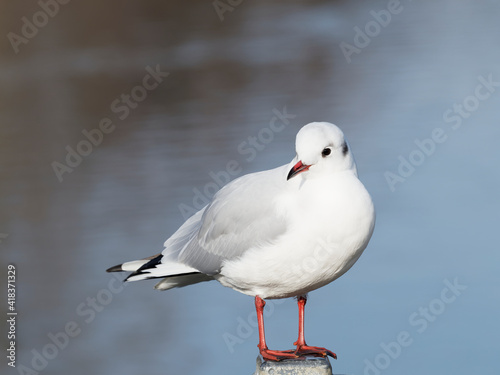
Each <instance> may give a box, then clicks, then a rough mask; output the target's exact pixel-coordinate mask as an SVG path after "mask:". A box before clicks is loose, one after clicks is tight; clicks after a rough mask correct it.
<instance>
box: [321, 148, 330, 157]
mask: <svg viewBox="0 0 500 375" xmlns="http://www.w3.org/2000/svg"><path fill="white" fill-rule="evenodd" d="M331 153H332V149H331V148H329V147H326V148H324V149H323V151H321V155H322V156H323V157H325V156H328V155H330V154H331Z"/></svg>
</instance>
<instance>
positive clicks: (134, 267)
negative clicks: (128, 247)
mask: <svg viewBox="0 0 500 375" xmlns="http://www.w3.org/2000/svg"><path fill="white" fill-rule="evenodd" d="M159 256H161V254H156V255H152V256H150V257H147V258H144V259H139V260H132V261H130V262H125V263H122V264H118V265H116V266H113V267H110V268H108V269H107V270H106V272H136V271H138V270H139V269H140V268H141V267H142V266H144V265H145V264H147V263H149V262H150V261H151V260H152V259H155V258H158V257H159Z"/></svg>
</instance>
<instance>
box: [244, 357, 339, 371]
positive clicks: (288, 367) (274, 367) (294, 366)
mask: <svg viewBox="0 0 500 375" xmlns="http://www.w3.org/2000/svg"><path fill="white" fill-rule="evenodd" d="M254 375H332V366H331V365H330V361H329V360H328V358H321V357H314V356H306V357H304V358H300V359H285V360H283V361H279V362H274V361H265V360H264V359H263V358H262V356H260V355H259V356H258V357H257V370H256V371H255V373H254Z"/></svg>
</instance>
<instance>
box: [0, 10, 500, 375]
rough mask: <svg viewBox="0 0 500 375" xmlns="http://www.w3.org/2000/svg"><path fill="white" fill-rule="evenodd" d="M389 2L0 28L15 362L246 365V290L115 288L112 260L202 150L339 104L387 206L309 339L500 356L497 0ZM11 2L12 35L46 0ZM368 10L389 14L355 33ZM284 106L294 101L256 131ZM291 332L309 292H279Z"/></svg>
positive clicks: (323, 303)
mask: <svg viewBox="0 0 500 375" xmlns="http://www.w3.org/2000/svg"><path fill="white" fill-rule="evenodd" d="M389 3H391V2H389ZM391 4H393V5H392V8H391V9H392V10H393V11H394V12H393V13H390V14H391V18H390V21H387V20H388V18H387V14H388V13H387V12H389V11H383V10H386V9H388V2H387V1H370V2H368V1H365V2H344V1H335V2H327V1H323V2H322V1H318V2H313V3H309V4H304V3H302V2H297V1H296V2H283V3H273V4H270V3H267V2H242V3H241V4H240V5H238V6H236V8H235V9H233V11H232V12H226V13H224V15H223V16H224V19H223V20H222V21H221V20H220V18H219V17H218V15H217V13H216V12H215V10H214V8H213V5H212V3H211V2H207V1H199V2H192V3H190V4H189V6H188V5H186V4H183V3H179V4H175V3H172V4H167V3H165V4H163V5H162V4H159V3H155V2H149V1H146V2H141V4H140V5H139V4H135V3H131V4H126V5H124V4H122V3H112V4H111V3H110V4H101V3H95V4H93V3H86V4H80V3H72V2H71V3H69V4H67V5H65V6H64V7H61V9H60V13H59V14H58V15H56V16H55V17H53V18H51V19H50V21H49V23H48V24H47V25H46V26H45V27H43V28H42V29H41V30H40V31H39V34H38V35H36V36H35V37H33V38H32V39H30V40H29V43H27V44H22V45H20V46H19V49H20V52H19V53H18V54H15V53H14V52H13V49H12V46H11V45H10V43H9V42H8V40H7V39H5V40H4V43H3V44H2V46H1V47H0V48H1V52H2V57H4V58H3V59H2V62H0V87H2V90H1V94H0V95H1V100H0V116H1V119H2V121H1V122H0V132H1V136H0V142H1V145H2V147H1V148H0V154H1V158H0V163H1V167H2V171H3V173H2V176H3V178H2V184H1V188H0V189H1V197H2V209H1V216H2V221H1V227H0V232H1V233H4V234H8V236H7V237H5V238H3V239H2V242H1V243H0V248H1V249H2V251H1V253H0V254H1V255H0V259H1V263H2V268H1V269H2V271H1V272H0V273H1V275H4V273H5V275H6V272H5V270H6V269H7V264H9V263H14V264H15V265H16V267H17V271H18V281H17V286H18V297H17V308H18V311H19V318H18V323H17V365H18V369H19V366H20V365H24V366H26V367H31V368H33V363H32V361H33V359H34V358H38V362H37V361H36V360H35V363H34V364H35V365H38V366H39V369H40V371H38V372H39V373H41V374H67V373H71V374H73V375H80V374H81V375H83V374H85V375H87V374H91V373H97V374H109V375H111V374H120V375H128V374H131V375H132V374H139V373H140V374H149V375H156V374H158V375H160V374H162V375H165V374H204V375H210V374H214V375H215V374H220V373H223V374H250V373H252V372H253V370H254V368H255V358H256V356H257V353H258V351H257V347H256V345H257V339H258V335H257V331H256V329H255V328H254V326H253V321H254V320H253V318H254V315H253V311H254V310H253V300H252V298H250V297H248V296H244V295H241V294H238V293H236V292H234V291H232V290H230V289H227V288H223V287H221V286H220V285H219V284H217V283H216V282H212V283H204V284H199V285H196V286H192V287H187V288H184V289H177V290H171V291H168V292H163V293H162V292H157V291H155V290H154V289H153V288H152V286H153V285H154V284H153V283H149V282H142V283H133V284H127V285H126V287H124V288H123V286H122V284H121V283H120V282H119V281H118V280H115V279H114V277H113V276H112V275H110V274H106V273H105V272H104V270H105V269H106V268H107V267H109V266H112V265H114V264H117V263H119V262H121V261H124V260H132V259H136V258H138V257H142V256H148V255H151V254H154V253H157V252H159V251H160V250H161V249H162V244H163V241H164V240H165V239H166V238H167V237H168V236H169V235H170V234H171V233H173V232H174V231H175V230H176V229H177V228H178V226H179V225H181V224H182V223H183V221H184V219H185V217H184V214H185V212H186V209H187V208H189V207H191V208H194V207H195V206H196V204H197V203H198V201H197V199H198V200H200V199H203V198H200V197H199V195H200V194H202V195H204V196H205V195H207V194H208V195H210V194H211V191H212V190H211V189H212V187H213V184H214V178H213V174H212V175H211V174H210V172H212V173H215V174H216V175H218V176H219V178H220V179H224V178H225V177H226V176H230V177H231V178H234V177H236V176H239V175H242V174H245V173H249V172H252V171H258V170H262V169H269V168H272V167H275V166H278V165H281V164H284V163H287V162H288V161H290V160H291V158H292V157H293V156H294V153H295V151H294V148H293V147H294V139H295V134H296V132H297V131H298V129H300V127H301V126H302V125H304V124H306V123H308V122H311V121H322V120H325V121H330V122H333V123H336V124H337V125H339V126H340V127H342V128H343V130H344V132H345V134H346V136H347V137H348V139H349V141H350V144H351V148H352V150H353V152H354V154H355V157H356V160H357V164H358V170H359V174H360V178H361V180H362V181H363V182H364V184H365V185H366V187H367V189H368V190H369V191H370V193H371V195H372V197H373V200H374V202H375V205H376V208H377V215H378V216H377V225H376V229H375V233H374V235H373V238H372V240H371V242H370V245H369V246H368V248H367V250H366V252H365V254H363V256H362V257H361V259H360V260H359V261H358V263H357V264H356V265H355V266H354V267H353V268H352V269H351V270H350V271H349V272H348V273H347V274H346V275H344V276H343V277H342V278H340V279H339V280H337V281H335V282H334V283H333V284H331V285H328V286H326V287H324V288H322V289H320V290H317V291H315V292H313V293H311V294H310V296H309V301H308V305H307V309H306V338H307V341H308V343H310V344H311V345H320V346H326V347H328V348H329V349H332V350H333V351H335V352H336V353H337V354H338V357H339V359H338V360H337V361H333V360H332V362H333V363H332V364H333V367H334V372H335V373H340V374H359V375H361V374H371V375H378V374H379V373H380V374H388V375H389V374H395V375H399V374H405V375H411V374H471V373H477V374H479V373H481V374H498V373H499V372H500V365H499V364H498V353H497V351H498V335H499V329H500V323H499V320H498V316H499V310H500V309H499V307H500V291H499V288H498V285H499V282H500V276H499V275H500V272H499V264H500V255H499V254H500V253H499V251H498V245H497V230H498V229H497V227H498V224H499V221H500V220H499V219H500V217H499V214H498V213H499V212H500V200H499V199H498V198H497V192H498V190H499V185H500V178H499V173H498V162H499V158H500V153H499V151H498V150H499V148H498V139H499V136H500V130H499V127H498V119H499V118H500V116H499V115H500V113H499V108H500V68H499V64H498V63H499V61H500V50H499V48H498V45H499V42H500V27H499V24H498V19H499V16H500V4H499V3H498V2H495V1H486V0H484V1H461V2H456V1H451V0H450V1H435V2H432V3H431V2H426V3H425V4H422V3H419V2H411V1H401V2H400V3H399V5H397V4H396V3H391ZM395 4H396V5H397V6H396V5H395ZM8 7H10V8H8ZM5 8H6V11H8V12H2V15H1V16H0V17H2V20H3V23H2V24H3V28H2V30H3V34H4V35H7V33H8V32H10V31H15V32H19V30H20V29H21V26H22V23H21V17H23V16H29V17H31V15H33V14H34V13H35V12H36V11H38V10H39V8H38V5H36V4H35V3H33V4H31V5H29V6H28V5H25V6H24V7H21V6H15V5H8V6H5ZM7 8H8V9H7ZM370 12H372V13H370ZM373 14H376V15H378V16H377V17H379V18H380V17H382V18H380V19H381V20H382V21H380V22H382V23H384V22H386V23H387V25H386V26H380V22H379V23H378V26H377V25H376V24H374V22H375V21H374V20H376V17H375V16H374V15H373ZM384 16H385V18H383V17H384ZM384 20H385V21H384ZM355 27H359V28H360V29H361V30H365V33H366V32H367V31H366V28H367V27H368V32H370V33H371V34H372V35H373V36H372V37H367V38H369V43H368V42H367V39H366V38H365V39H363V38H362V37H360V36H358V37H357V38H358V42H359V41H360V40H361V39H363V40H364V44H367V45H366V46H364V47H362V48H358V47H356V45H355V36H356V33H357V31H356V30H357V29H356V30H355V29H354V28H355ZM377 30H378V32H377ZM359 38H361V39H359ZM363 40H361V41H363ZM342 42H344V43H347V44H350V45H351V46H354V47H355V48H356V51H357V52H356V53H353V54H351V55H350V56H349V58H350V60H351V62H350V63H349V62H348V61H347V59H346V57H345V56H344V53H343V51H342V49H341V47H340V44H341V43H342ZM362 44H363V43H361V44H359V43H358V46H359V45H362ZM156 64H159V65H160V67H161V70H162V71H165V72H169V73H170V75H169V76H168V77H166V78H164V79H163V81H162V82H161V83H160V84H159V85H158V87H157V88H155V89H153V90H151V91H148V92H147V97H146V98H145V99H144V101H142V102H140V103H139V105H138V106H137V108H134V109H130V114H129V115H128V116H126V118H125V119H120V118H119V117H118V116H119V114H118V113H115V112H113V111H112V109H111V108H110V106H111V105H112V103H113V102H114V101H115V100H116V99H117V98H118V99H119V98H120V96H121V95H122V94H130V92H131V90H132V89H133V88H134V87H135V86H137V85H141V82H142V79H143V77H144V76H145V75H146V74H147V71H146V70H145V69H146V67H147V66H150V67H153V68H154V67H155V66H156ZM488 81H489V83H488ZM485 82H486V83H485ZM496 82H499V83H496ZM478 87H479V88H478ZM137 93H139V94H140V92H139V91H136V94H137ZM459 105H460V106H461V107H458V106H459ZM285 107H286V112H287V113H288V114H289V116H290V117H289V123H285V124H284V126H282V127H280V129H282V130H280V131H277V132H276V131H275V132H272V133H270V132H269V131H267V130H263V129H266V128H267V129H270V128H271V121H272V119H273V117H274V116H275V112H273V110H274V111H280V112H283V111H284V109H285ZM122 113H124V112H122ZM292 116H295V117H293V118H292ZM103 118H110V119H111V120H112V121H113V124H114V125H115V128H114V130H113V131H112V132H111V133H109V134H105V135H104V136H103V141H102V143H101V144H99V145H98V146H95V147H94V148H93V150H92V152H91V153H90V155H88V156H85V157H84V158H83V160H82V161H81V163H80V164H79V165H78V166H76V167H75V168H74V170H73V171H72V172H70V173H64V174H63V175H62V182H59V181H58V179H57V177H56V174H55V173H54V171H53V168H52V166H51V163H53V162H54V161H59V162H64V158H65V156H66V150H65V147H66V146H67V145H69V146H71V147H76V145H77V144H78V143H79V142H80V141H81V140H82V139H85V138H84V136H83V135H82V130H84V129H86V130H91V129H93V128H96V127H98V126H99V122H100V121H101V120H102V119H103ZM269 134H271V136H269ZM266 136H268V138H266ZM249 137H257V139H258V140H259V143H258V146H251V143H250V142H251V140H249ZM259 137H260V138H259ZM271 138H272V139H271ZM418 145H420V147H419V146H418ZM228 162H230V163H231V164H230V166H231V167H230V168H229V167H228ZM412 163H413V164H412ZM398 169H399V171H398ZM388 176H389V177H388ZM388 178H389V181H392V182H388ZM215 182H216V181H215ZM198 192H200V193H198ZM197 197H198V198H197ZM2 278H3V279H5V278H6V276H2ZM450 285H451V286H450ZM68 324H69V328H68ZM65 329H66V330H68V329H69V332H72V333H73V334H74V337H70V338H68V339H67V340H65V339H64V337H69V336H68V334H67V333H66V334H61V333H60V332H63V331H64V330H65ZM296 330H297V310H296V305H295V302H294V301H293V300H285V301H276V302H273V303H272V304H270V306H269V310H268V314H267V316H266V332H267V338H268V344H269V346H270V347H272V348H277V349H287V348H290V347H291V343H292V342H293V341H295V339H296ZM76 332H78V333H76ZM49 334H53V335H55V336H57V337H59V338H60V340H62V341H60V346H61V347H62V348H59V349H57V348H56V352H54V351H52V352H51V351H50V350H51V349H54V347H52V346H50V345H51V343H52V341H51V339H50V337H49V336H48V335H49ZM3 336H5V335H3ZM52 337H54V336H52ZM3 340H4V341H5V342H7V340H6V339H5V338H4V339H3ZM48 345H49V346H48ZM384 348H385V349H384ZM44 350H45V354H43V353H44ZM36 353H42V354H43V355H45V356H46V357H53V359H49V360H46V361H45V362H44V361H43V359H42V360H40V358H39V357H37V354H36ZM2 371H4V370H2ZM7 373H8V374H11V373H12V374H16V373H18V372H17V371H16V370H14V369H11V368H9V367H7Z"/></svg>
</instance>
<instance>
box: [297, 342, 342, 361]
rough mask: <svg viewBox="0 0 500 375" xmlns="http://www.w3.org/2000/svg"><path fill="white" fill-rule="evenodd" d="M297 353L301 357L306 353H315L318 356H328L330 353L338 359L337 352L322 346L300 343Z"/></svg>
mask: <svg viewBox="0 0 500 375" xmlns="http://www.w3.org/2000/svg"><path fill="white" fill-rule="evenodd" d="M295 354H297V356H299V357H301V356H305V355H313V356H316V357H326V356H327V355H329V356H330V357H333V358H334V359H337V354H335V353H334V352H332V351H330V350H328V349H325V348H321V347H318V346H309V345H298V346H297V349H296V350H295Z"/></svg>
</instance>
